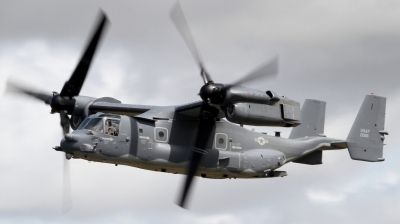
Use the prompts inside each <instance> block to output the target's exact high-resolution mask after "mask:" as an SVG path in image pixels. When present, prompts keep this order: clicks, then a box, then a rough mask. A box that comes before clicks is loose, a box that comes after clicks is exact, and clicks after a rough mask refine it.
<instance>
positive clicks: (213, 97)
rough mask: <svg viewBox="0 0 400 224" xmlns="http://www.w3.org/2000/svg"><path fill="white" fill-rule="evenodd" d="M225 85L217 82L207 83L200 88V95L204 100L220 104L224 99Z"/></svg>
mask: <svg viewBox="0 0 400 224" xmlns="http://www.w3.org/2000/svg"><path fill="white" fill-rule="evenodd" d="M224 89H225V86H224V85H223V84H219V83H207V84H205V85H203V86H202V87H201V89H200V93H199V95H200V97H201V99H202V100H203V101H204V102H207V103H212V104H221V103H223V102H224V100H225V91H224Z"/></svg>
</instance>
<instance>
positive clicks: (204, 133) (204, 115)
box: [179, 102, 219, 208]
mask: <svg viewBox="0 0 400 224" xmlns="http://www.w3.org/2000/svg"><path fill="white" fill-rule="evenodd" d="M218 113H219V110H218V109H217V108H215V107H213V106H210V105H209V104H208V103H206V102H203V103H202V105H201V109H200V117H199V123H198V126H197V133H196V138H195V139H194V144H193V146H192V148H193V151H192V157H191V160H190V162H189V166H188V168H187V177H186V180H185V185H184V187H183V191H182V194H181V198H180V200H179V206H181V207H182V208H185V205H186V197H187V196H188V194H189V192H190V186H191V184H192V180H193V177H194V176H195V175H196V172H197V170H198V168H199V164H200V161H201V158H202V157H203V155H204V154H207V153H208V151H207V149H206V146H207V142H208V140H209V138H210V135H211V133H212V131H213V128H214V126H215V118H216V117H217V116H218Z"/></svg>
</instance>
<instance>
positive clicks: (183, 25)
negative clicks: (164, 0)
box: [169, 1, 213, 84]
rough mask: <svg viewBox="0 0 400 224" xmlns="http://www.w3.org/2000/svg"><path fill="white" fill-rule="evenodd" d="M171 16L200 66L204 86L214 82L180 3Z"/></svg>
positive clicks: (171, 11)
mask: <svg viewBox="0 0 400 224" xmlns="http://www.w3.org/2000/svg"><path fill="white" fill-rule="evenodd" d="M169 15H170V17H171V19H172V21H173V22H174V24H175V26H176V29H177V30H178V31H179V33H180V34H181V36H182V38H183V40H184V41H185V43H186V45H187V46H188V48H189V50H190V52H191V53H192V55H193V57H194V60H195V61H196V63H197V64H198V66H199V68H200V75H201V77H202V78H203V81H204V84H206V83H209V82H213V80H212V79H211V76H210V75H209V74H208V72H207V71H206V69H205V67H204V64H203V61H202V59H201V56H200V54H199V51H198V50H197V47H196V44H195V42H194V39H193V35H192V33H191V32H190V28H189V25H188V23H187V21H186V18H185V15H184V14H183V11H182V8H181V6H180V4H179V1H177V2H176V3H175V5H174V6H172V8H171V10H170V12H169Z"/></svg>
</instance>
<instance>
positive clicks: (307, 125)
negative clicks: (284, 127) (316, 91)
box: [289, 99, 326, 138]
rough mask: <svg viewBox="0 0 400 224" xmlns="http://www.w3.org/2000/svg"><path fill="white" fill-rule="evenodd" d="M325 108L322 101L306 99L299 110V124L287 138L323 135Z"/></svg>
mask: <svg viewBox="0 0 400 224" xmlns="http://www.w3.org/2000/svg"><path fill="white" fill-rule="evenodd" d="M325 107H326V103H325V102H324V101H319V100H310V99H307V100H306V101H305V102H304V104H303V107H302V108H301V124H300V125H299V126H297V127H295V128H293V129H292V132H291V133H290V136H289V138H301V137H306V136H321V135H323V134H324V126H325Z"/></svg>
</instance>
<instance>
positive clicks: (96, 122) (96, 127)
mask: <svg viewBox="0 0 400 224" xmlns="http://www.w3.org/2000/svg"><path fill="white" fill-rule="evenodd" d="M85 129H87V130H92V131H95V132H100V133H104V126H103V119H101V118H93V119H91V120H90V121H89V122H88V124H87V125H86V126H85Z"/></svg>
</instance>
